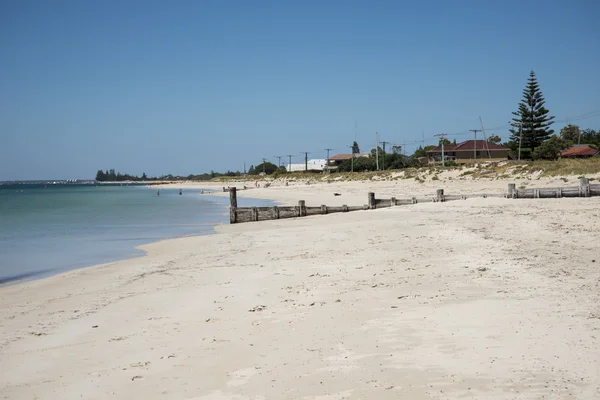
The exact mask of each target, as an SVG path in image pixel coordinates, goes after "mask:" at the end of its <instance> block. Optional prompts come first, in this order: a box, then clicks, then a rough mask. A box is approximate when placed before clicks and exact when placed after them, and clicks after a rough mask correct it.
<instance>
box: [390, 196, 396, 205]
mask: <svg viewBox="0 0 600 400" xmlns="http://www.w3.org/2000/svg"><path fill="white" fill-rule="evenodd" d="M395 205H396V198H395V197H392V198H391V199H390V207H394V206H395Z"/></svg>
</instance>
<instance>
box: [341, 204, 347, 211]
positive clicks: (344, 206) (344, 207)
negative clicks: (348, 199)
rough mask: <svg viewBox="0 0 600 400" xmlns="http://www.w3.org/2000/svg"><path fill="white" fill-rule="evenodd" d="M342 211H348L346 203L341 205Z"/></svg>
mask: <svg viewBox="0 0 600 400" xmlns="http://www.w3.org/2000/svg"><path fill="white" fill-rule="evenodd" d="M342 212H348V206H347V205H346V204H344V205H343V206H342Z"/></svg>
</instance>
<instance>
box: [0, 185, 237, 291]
mask: <svg viewBox="0 0 600 400" xmlns="http://www.w3.org/2000/svg"><path fill="white" fill-rule="evenodd" d="M157 190H158V189H156V188H152V187H144V186H107V185H100V186H98V187H97V186H94V185H46V187H44V185H39V184H38V185H11V186H8V185H3V186H0V282H3V281H8V280H12V279H15V278H23V277H30V276H37V275H48V274H52V273H57V272H60V271H64V270H68V269H73V268H79V267H84V266H89V265H95V264H101V263H107V262H111V261H116V260H119V259H124V258H130V257H134V256H139V255H142V254H143V252H141V251H140V250H137V249H135V246H138V245H141V244H144V243H149V242H153V241H158V240H161V239H167V238H175V237H182V236H190V235H205V234H210V233H213V232H214V230H213V226H214V225H215V224H221V223H228V220H229V209H228V207H229V204H228V201H229V200H228V199H226V198H221V197H215V196H210V195H206V194H203V195H200V191H199V190H191V189H184V190H183V195H181V196H180V195H179V194H178V189H177V188H173V189H160V195H157ZM246 202H248V201H246ZM240 205H242V204H240Z"/></svg>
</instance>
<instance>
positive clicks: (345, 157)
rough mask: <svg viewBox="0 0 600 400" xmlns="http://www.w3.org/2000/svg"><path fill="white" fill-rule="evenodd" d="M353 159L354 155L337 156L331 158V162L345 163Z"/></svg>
mask: <svg viewBox="0 0 600 400" xmlns="http://www.w3.org/2000/svg"><path fill="white" fill-rule="evenodd" d="M351 158H352V154H336V155H335V156H333V157H329V160H330V161H344V160H349V159H351Z"/></svg>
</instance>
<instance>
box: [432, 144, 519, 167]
mask: <svg viewBox="0 0 600 400" xmlns="http://www.w3.org/2000/svg"><path fill="white" fill-rule="evenodd" d="M509 152H510V149H509V148H508V147H506V146H503V145H500V144H496V143H490V142H488V141H487V140H467V141H464V142H462V143H458V144H446V145H444V158H445V159H446V161H456V162H459V163H460V162H463V163H464V162H472V161H474V160H481V161H501V160H506V159H508V158H509ZM427 157H428V158H429V161H430V162H437V161H441V160H442V146H438V147H436V148H434V149H431V150H428V151H427Z"/></svg>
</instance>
